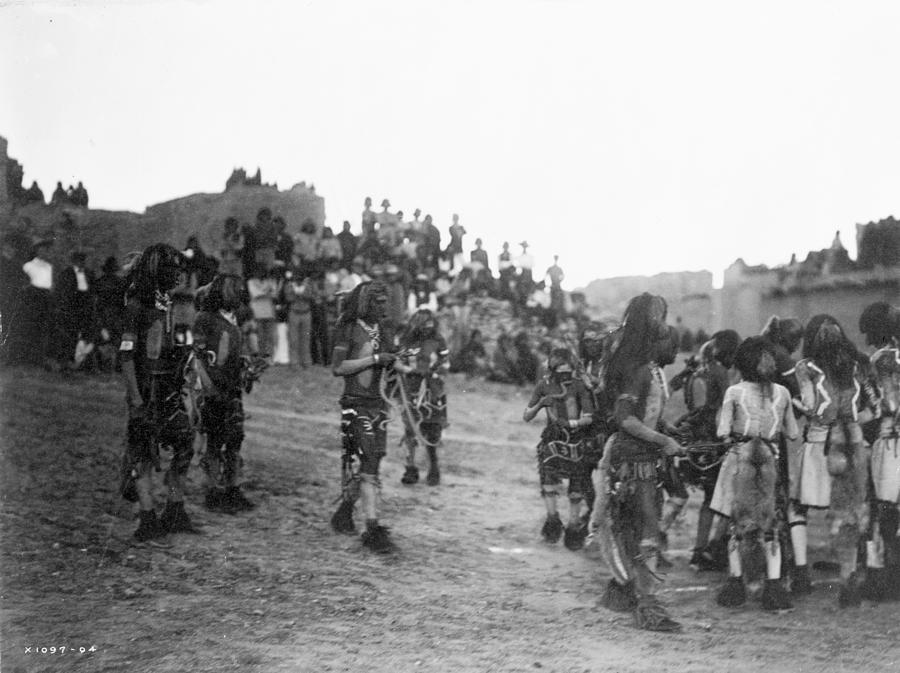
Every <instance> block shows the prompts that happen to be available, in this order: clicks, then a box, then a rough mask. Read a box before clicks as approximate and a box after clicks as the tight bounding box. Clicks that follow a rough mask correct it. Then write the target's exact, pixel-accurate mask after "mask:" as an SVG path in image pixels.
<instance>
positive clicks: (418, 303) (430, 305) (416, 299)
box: [406, 271, 437, 315]
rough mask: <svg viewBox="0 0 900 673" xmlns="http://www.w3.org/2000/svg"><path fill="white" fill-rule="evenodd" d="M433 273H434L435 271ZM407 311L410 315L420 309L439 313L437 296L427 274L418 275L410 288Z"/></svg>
mask: <svg viewBox="0 0 900 673" xmlns="http://www.w3.org/2000/svg"><path fill="white" fill-rule="evenodd" d="M431 273H434V272H433V271H432V272H431ZM406 308H407V311H408V312H409V314H410V315H412V314H413V313H415V312H416V311H418V310H419V309H424V308H427V309H429V310H431V311H432V312H437V295H436V294H435V292H434V286H433V285H432V283H431V279H430V278H429V277H428V274H427V273H420V274H417V275H416V277H415V279H414V280H413V282H412V285H411V286H410V292H409V301H408V303H407V307H406Z"/></svg>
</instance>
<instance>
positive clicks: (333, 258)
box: [319, 227, 344, 269]
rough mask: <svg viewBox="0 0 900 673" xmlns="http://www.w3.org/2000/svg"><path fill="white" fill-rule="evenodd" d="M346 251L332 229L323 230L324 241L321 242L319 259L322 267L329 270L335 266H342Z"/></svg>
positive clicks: (325, 228)
mask: <svg viewBox="0 0 900 673" xmlns="http://www.w3.org/2000/svg"><path fill="white" fill-rule="evenodd" d="M343 254H344V251H343V249H342V248H341V242H340V241H339V240H338V239H337V238H335V235H334V232H333V231H332V230H331V227H323V228H322V240H321V241H319V259H320V260H321V261H322V265H323V266H324V267H325V268H326V269H328V268H331V267H332V266H334V265H338V266H340V263H341V259H342V257H343Z"/></svg>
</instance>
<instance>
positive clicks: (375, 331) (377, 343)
mask: <svg viewBox="0 0 900 673" xmlns="http://www.w3.org/2000/svg"><path fill="white" fill-rule="evenodd" d="M356 322H357V323H358V324H359V326H360V327H362V328H363V329H364V330H365V331H366V334H368V335H369V341H371V342H372V350H373V351H377V350H379V349H380V348H381V326H380V325H379V324H378V323H375V325H374V326H371V327H370V326H369V325H367V324H366V323H364V322H363V320H362V318H357V319H356Z"/></svg>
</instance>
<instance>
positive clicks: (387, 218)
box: [376, 199, 397, 230]
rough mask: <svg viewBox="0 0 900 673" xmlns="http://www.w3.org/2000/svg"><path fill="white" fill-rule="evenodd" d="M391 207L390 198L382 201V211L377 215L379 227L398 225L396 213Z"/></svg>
mask: <svg viewBox="0 0 900 673" xmlns="http://www.w3.org/2000/svg"><path fill="white" fill-rule="evenodd" d="M390 207H391V202H390V201H389V200H388V199H384V200H383V201H382V202H381V212H380V213H378V215H377V216H376V218H377V220H378V229H379V230H381V229H382V228H383V227H392V226H397V216H396V215H394V213H392V212H391V211H390V210H388V208H390Z"/></svg>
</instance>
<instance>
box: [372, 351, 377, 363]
mask: <svg viewBox="0 0 900 673" xmlns="http://www.w3.org/2000/svg"><path fill="white" fill-rule="evenodd" d="M372 361H373V362H374V363H375V364H376V365H377V364H378V353H375V354H374V355H373V356H372Z"/></svg>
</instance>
